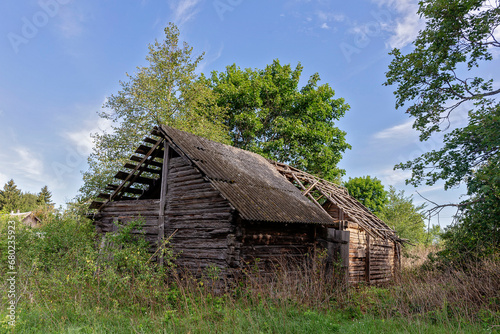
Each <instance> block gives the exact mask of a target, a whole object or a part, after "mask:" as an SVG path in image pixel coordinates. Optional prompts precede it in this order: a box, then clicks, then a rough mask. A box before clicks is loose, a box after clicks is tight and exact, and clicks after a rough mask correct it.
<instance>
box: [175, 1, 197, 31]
mask: <svg viewBox="0 0 500 334" xmlns="http://www.w3.org/2000/svg"><path fill="white" fill-rule="evenodd" d="M199 3H200V0H181V1H170V7H171V8H172V10H173V11H174V14H173V21H174V22H175V23H176V24H177V25H178V26H181V25H183V24H184V23H186V22H187V21H189V20H191V19H192V18H193V17H194V16H195V15H196V14H197V13H198V9H197V8H196V7H197V5H198V4H199Z"/></svg>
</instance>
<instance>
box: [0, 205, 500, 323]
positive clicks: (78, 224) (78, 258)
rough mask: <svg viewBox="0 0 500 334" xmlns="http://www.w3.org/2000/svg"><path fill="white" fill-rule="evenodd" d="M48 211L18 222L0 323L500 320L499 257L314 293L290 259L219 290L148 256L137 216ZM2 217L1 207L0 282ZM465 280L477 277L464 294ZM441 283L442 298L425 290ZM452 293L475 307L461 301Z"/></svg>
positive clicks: (314, 281)
mask: <svg viewBox="0 0 500 334" xmlns="http://www.w3.org/2000/svg"><path fill="white" fill-rule="evenodd" d="M46 219H47V220H45V221H43V223H42V227H41V228H39V229H32V228H28V227H26V226H24V225H22V224H16V242H17V243H16V257H17V262H16V270H17V281H16V288H17V292H18V293H19V294H18V296H19V297H20V299H19V302H18V304H17V307H16V315H17V316H18V318H17V321H16V327H15V328H11V327H10V326H9V325H8V323H7V322H6V321H5V319H6V318H5V315H6V308H2V309H0V333H4V332H5V333H66V332H80V333H101V332H102V333H165V332H167V333H171V332H173V333H184V332H190V333H206V332H216V333H225V332H231V333H260V332H263V333H281V332H285V333H332V332H333V333H335V332H339V333H360V332H370V333H387V332H396V333H397V332H408V333H422V332H424V333H443V332H445V333H446V332H449V333H456V332H463V333H469V332H470V333H480V332H485V333H487V332H488V331H490V332H491V329H492V328H496V326H498V324H499V313H498V310H499V306H500V304H499V303H498V301H497V300H498V299H496V297H495V296H494V293H492V292H491V291H495V287H496V286H497V285H498V277H499V276H498V275H495V274H496V273H497V272H498V265H497V267H495V266H494V265H488V266H486V267H487V268H489V271H490V272H491V273H488V274H485V277H484V278H480V277H479V276H480V275H478V273H484V269H483V268H482V267H481V266H478V267H477V270H476V271H475V272H473V273H471V274H469V276H464V275H463V274H460V275H458V277H457V278H456V280H455V281H452V282H450V283H446V284H444V283H443V280H442V277H441V276H439V275H438V276H437V277H431V278H432V279H433V280H434V281H438V282H439V284H443V286H439V285H435V286H434V285H432V286H431V285H429V284H430V283H429V278H428V277H426V276H424V277H419V276H418V275H413V276H410V277H406V278H405V277H403V278H404V279H405V282H404V284H401V285H396V286H391V287H388V288H375V287H358V288H340V289H328V290H325V291H323V293H321V294H319V295H318V290H319V289H321V287H320V286H325V285H326V286H328V285H329V283H325V282H324V279H323V278H322V277H323V276H319V277H316V276H315V275H313V276H308V275H306V276H304V275H301V274H299V275H298V276H296V279H297V280H298V281H295V280H290V277H291V276H292V275H294V273H295V274H296V270H297V267H295V265H292V267H291V269H292V270H290V271H285V272H281V274H279V272H278V274H277V275H276V276H275V277H273V279H272V280H271V281H270V282H271V284H265V283H260V285H259V284H258V285H256V286H253V285H251V284H248V286H245V284H243V282H240V283H242V284H239V285H238V286H239V288H238V289H239V290H240V293H233V292H234V290H233V289H231V290H228V291H227V292H225V293H217V294H215V293H214V292H213V289H212V288H211V287H210V286H208V284H205V285H202V284H200V283H202V282H203V281H199V280H198V279H196V278H189V277H186V276H183V277H178V276H176V275H175V274H174V272H172V271H169V268H170V267H167V268H160V267H158V266H156V265H155V263H152V262H151V261H150V253H149V252H148V248H149V245H148V244H147V243H146V242H145V240H144V237H143V235H142V234H141V233H139V232H140V230H141V226H142V222H141V221H140V220H138V221H133V222H130V223H128V224H127V225H122V224H118V230H117V231H116V232H115V233H114V234H108V238H107V239H106V242H104V243H102V242H101V239H100V238H97V237H98V236H97V235H96V233H95V230H94V226H93V225H92V223H91V222H90V221H89V220H87V219H85V218H82V217H81V216H78V215H75V214H74V211H72V210H68V211H67V212H65V213H64V214H54V213H52V214H50V215H47V217H46ZM6 223H7V219H6V218H5V217H0V256H1V259H0V282H2V283H0V286H1V287H2V291H5V290H6V289H5V288H4V287H5V284H6V275H7V272H8V270H7V268H6V267H5V265H6V263H7V261H6V257H7V251H6V250H7V248H6V247H7V238H5V236H6V230H7V228H6V225H7V224H6ZM96 241H97V242H96ZM167 256H168V255H167ZM495 268H496V269H495ZM211 271H212V274H213V275H211V277H210V278H209V279H214V280H215V279H216V278H217V276H218V275H219V269H218V268H217V267H212V269H209V270H208V274H209V276H210V272H211ZM267 282H269V281H267ZM481 282H483V283H482V284H485V286H481V284H480V283H481ZM249 283H251V282H249ZM422 284H423V287H422V288H419V287H420V286H421V285H422ZM433 284H435V283H433ZM464 284H468V285H469V286H473V287H474V289H472V290H471V295H467V297H466V298H463V297H464V294H463V290H462V287H461V285H464ZM485 287H486V288H487V290H484V288H485ZM458 288H460V289H461V290H458V292H457V289H458ZM488 289H489V290H488ZM437 293H438V294H439V297H440V298H441V297H442V298H445V297H446V296H447V297H446V298H448V299H444V302H443V301H442V299H439V298H436V300H433V298H429V297H430V296H434V295H436V294H437ZM457 293H459V295H458V296H457ZM312 296H314V297H312ZM443 296H444V297H443ZM1 298H3V299H2V302H4V301H5V300H6V296H5V295H4V294H2V296H1ZM318 298H319V299H321V300H318ZM452 298H454V299H452ZM457 300H459V301H460V302H461V301H464V300H465V301H467V302H468V303H472V302H474V303H477V304H478V305H479V306H480V307H478V310H476V309H475V308H474V307H471V306H470V305H469V304H466V305H467V307H464V308H460V307H458V306H461V305H462V304H457V302H456V301H457ZM488 301H490V302H489V303H488ZM422 311H423V312H422ZM465 316H467V317H468V318H464V319H463V320H462V318H461V317H465ZM458 328H460V330H459V329H458Z"/></svg>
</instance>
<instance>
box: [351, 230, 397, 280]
mask: <svg viewBox="0 0 500 334" xmlns="http://www.w3.org/2000/svg"><path fill="white" fill-rule="evenodd" d="M346 230H347V231H349V232H350V238H349V282H351V283H360V282H367V283H371V284H379V283H384V282H388V281H390V280H393V279H394V277H395V273H396V270H397V261H396V259H397V256H396V255H397V254H396V253H395V251H396V244H395V243H394V242H392V241H389V240H384V239H381V238H374V237H370V236H369V235H368V234H367V233H366V232H365V231H364V230H362V229H360V228H359V227H357V224H352V223H349V224H348V227H347V229H346Z"/></svg>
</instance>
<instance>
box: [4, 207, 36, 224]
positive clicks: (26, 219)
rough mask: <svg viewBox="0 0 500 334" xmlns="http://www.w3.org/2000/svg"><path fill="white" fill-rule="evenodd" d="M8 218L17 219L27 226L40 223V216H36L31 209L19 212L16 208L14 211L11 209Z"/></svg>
mask: <svg viewBox="0 0 500 334" xmlns="http://www.w3.org/2000/svg"><path fill="white" fill-rule="evenodd" d="M9 216H10V218H16V219H19V221H20V222H21V223H23V224H24V225H26V226H29V227H39V226H40V224H41V220H40V218H38V217H37V216H36V215H35V214H34V213H33V212H32V211H30V212H20V211H19V210H17V212H16V213H14V211H12V212H11V213H10V214H9Z"/></svg>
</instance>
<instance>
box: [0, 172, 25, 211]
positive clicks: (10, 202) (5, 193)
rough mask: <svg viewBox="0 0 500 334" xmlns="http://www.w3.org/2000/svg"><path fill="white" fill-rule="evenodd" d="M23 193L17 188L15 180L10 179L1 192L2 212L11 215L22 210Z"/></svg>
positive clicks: (0, 204)
mask: <svg viewBox="0 0 500 334" xmlns="http://www.w3.org/2000/svg"><path fill="white" fill-rule="evenodd" d="M21 196H22V192H21V190H20V189H18V188H17V185H16V183H15V182H14V180H13V179H10V180H9V181H8V182H7V183H6V184H5V185H4V186H3V190H0V210H2V211H3V212H6V213H9V212H11V211H17V210H20V209H21Z"/></svg>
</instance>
